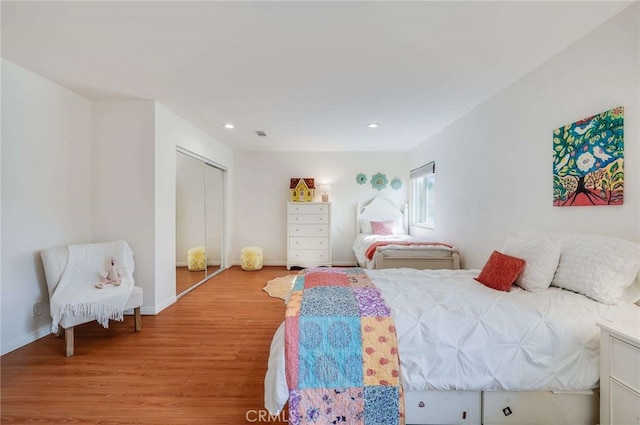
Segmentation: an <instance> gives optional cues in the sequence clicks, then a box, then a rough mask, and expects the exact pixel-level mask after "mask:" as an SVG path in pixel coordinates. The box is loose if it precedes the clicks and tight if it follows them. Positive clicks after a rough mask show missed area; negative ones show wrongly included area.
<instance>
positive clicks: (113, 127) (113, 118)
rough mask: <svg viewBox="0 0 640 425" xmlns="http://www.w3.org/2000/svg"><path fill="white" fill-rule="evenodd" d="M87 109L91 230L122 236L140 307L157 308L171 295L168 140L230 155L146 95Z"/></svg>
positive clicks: (210, 154)
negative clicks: (132, 258)
mask: <svg viewBox="0 0 640 425" xmlns="http://www.w3.org/2000/svg"><path fill="white" fill-rule="evenodd" d="M93 115H94V149H95V152H94V167H95V169H96V175H95V180H96V181H95V183H94V217H95V221H94V237H95V238H97V239H105V240H106V239H125V240H127V241H128V242H129V244H130V245H131V247H132V248H133V250H134V252H136V271H135V274H134V277H135V279H136V284H137V285H139V286H141V287H142V289H143V291H144V304H143V307H142V312H143V313H144V314H157V313H159V312H160V311H162V310H163V309H165V308H166V307H168V306H169V305H171V304H173V303H174V302H175V301H176V291H175V259H176V246H175V245H176V239H175V229H176V221H175V218H176V216H175V209H176V202H175V201H176V198H175V191H176V181H175V178H176V146H181V147H183V148H185V149H188V150H190V151H191V152H194V153H196V154H198V155H201V156H203V157H205V158H208V159H211V160H212V161H214V162H217V163H219V164H221V165H223V166H224V167H229V164H231V162H232V158H233V155H232V153H231V151H230V150H229V149H228V148H227V147H225V146H224V145H222V144H220V143H219V142H217V141H216V140H215V139H213V138H211V137H209V136H207V135H206V134H205V133H203V132H202V131H200V130H199V129H197V128H196V127H194V126H193V125H192V124H190V123H189V122H187V121H185V120H183V119H182V118H180V117H179V116H177V115H176V114H174V113H173V112H171V111H170V110H169V109H167V108H166V107H164V106H163V105H161V104H159V103H157V102H154V101H130V100H128V101H99V102H95V103H94V114H93ZM114 164H117V168H118V173H117V174H118V176H117V177H116V176H114V175H112V174H113V167H114ZM113 205H118V208H117V211H113V212H112V210H113V208H112V206H113Z"/></svg>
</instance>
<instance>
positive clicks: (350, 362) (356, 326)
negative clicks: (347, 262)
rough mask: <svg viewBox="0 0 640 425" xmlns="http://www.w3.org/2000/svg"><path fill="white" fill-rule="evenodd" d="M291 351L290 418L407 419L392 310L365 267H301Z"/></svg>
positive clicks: (288, 342) (384, 424)
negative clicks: (302, 268) (306, 268)
mask: <svg viewBox="0 0 640 425" xmlns="http://www.w3.org/2000/svg"><path fill="white" fill-rule="evenodd" d="M285 356H286V376H287V384H288V387H289V422H290V423H291V424H294V425H298V424H352V425H358V424H361V425H365V424H366V425H372V424H380V425H396V424H398V425H402V424H404V402H403V394H402V386H401V384H400V360H399V358H398V344H397V340H396V331H395V326H394V323H393V318H392V317H391V310H390V309H389V307H388V306H387V304H386V302H385V301H384V300H383V299H382V296H381V294H380V292H379V291H378V289H377V288H376V287H375V286H374V285H373V283H372V282H371V281H370V280H369V277H368V276H367V275H366V274H365V272H364V271H363V270H362V269H360V268H350V269H338V268H318V269H309V270H303V271H302V272H300V274H299V275H298V277H296V280H295V283H294V286H293V291H292V293H291V298H290V300H289V303H288V304H287V312H286V318H285Z"/></svg>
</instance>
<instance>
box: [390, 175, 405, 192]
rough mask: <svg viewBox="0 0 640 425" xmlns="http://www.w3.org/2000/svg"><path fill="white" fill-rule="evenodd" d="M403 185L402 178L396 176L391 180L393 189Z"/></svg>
mask: <svg viewBox="0 0 640 425" xmlns="http://www.w3.org/2000/svg"><path fill="white" fill-rule="evenodd" d="M401 187H402V180H400V179H399V178H397V177H396V178H394V179H393V180H391V189H393V190H398V189H400V188H401Z"/></svg>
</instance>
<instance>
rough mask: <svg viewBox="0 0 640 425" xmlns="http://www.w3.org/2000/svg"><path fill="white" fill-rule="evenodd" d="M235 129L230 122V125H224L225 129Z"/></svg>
mask: <svg viewBox="0 0 640 425" xmlns="http://www.w3.org/2000/svg"><path fill="white" fill-rule="evenodd" d="M234 127H235V125H233V124H231V123H230V122H228V123H226V124H225V125H224V128H234Z"/></svg>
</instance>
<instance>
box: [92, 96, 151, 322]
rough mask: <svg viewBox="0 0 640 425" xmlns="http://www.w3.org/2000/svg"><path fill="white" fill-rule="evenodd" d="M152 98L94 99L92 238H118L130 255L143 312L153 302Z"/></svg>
mask: <svg viewBox="0 0 640 425" xmlns="http://www.w3.org/2000/svg"><path fill="white" fill-rule="evenodd" d="M153 122H154V102H152V101H96V102H94V103H93V158H92V167H93V173H94V179H93V220H94V221H93V223H94V224H93V239H94V241H107V240H116V239H123V240H125V241H127V242H128V243H129V245H130V246H131V248H132V249H133V252H134V253H135V262H136V268H135V271H134V275H133V276H134V279H135V281H136V285H137V286H140V287H141V288H142V290H143V293H144V304H143V311H145V312H147V313H149V312H151V311H150V309H152V308H153V307H154V306H155V290H156V288H155V276H154V268H155V258H154V252H155V251H154V240H155V234H154V215H155V212H154V201H155V200H154V190H155V189H154V188H155V181H154V176H155V174H154V167H155V163H154V149H155V145H154V143H155V134H154V125H153Z"/></svg>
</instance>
